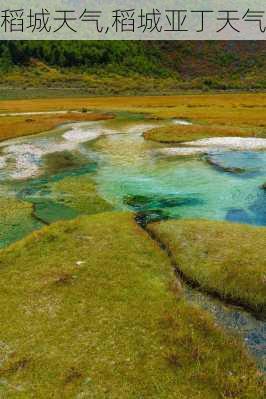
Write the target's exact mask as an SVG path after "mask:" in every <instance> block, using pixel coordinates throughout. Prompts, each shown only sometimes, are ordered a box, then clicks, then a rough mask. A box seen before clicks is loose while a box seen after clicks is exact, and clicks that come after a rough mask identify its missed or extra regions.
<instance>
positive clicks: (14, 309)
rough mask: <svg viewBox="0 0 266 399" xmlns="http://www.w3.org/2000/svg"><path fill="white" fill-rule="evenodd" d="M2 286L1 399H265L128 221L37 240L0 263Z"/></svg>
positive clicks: (105, 217)
mask: <svg viewBox="0 0 266 399" xmlns="http://www.w3.org/2000/svg"><path fill="white" fill-rule="evenodd" d="M0 286H1V289H0V297H1V303H2V311H1V314H0V319H1V326H2V327H1V332H0V342H1V346H0V353H1V364H0V376H1V378H0V394H1V396H2V397H4V398H36V397H38V398H40V399H41V398H63V397H65V398H77V397H78V398H121V397H123V398H147V399H148V398H169V399H170V398H178V399H181V398H190V399H194V398H195V399H196V398H197V399H200V398H202V399H203V398H210V399H212V398H213V399H218V398H235V399H236V398H250V399H251V398H252V399H253V398H254V399H260V398H263V394H264V387H263V379H262V376H261V375H260V373H259V372H258V371H257V370H256V367H255V365H254V363H253V362H252V361H251V360H250V359H249V358H248V356H247V354H246V352H245V350H244V349H243V347H242V345H241V344H240V343H239V342H238V340H237V339H236V338H234V337H232V336H231V337H229V336H228V335H227V334H225V333H224V332H223V331H222V330H221V329H220V328H219V327H217V325H216V324H215V323H214V322H213V320H212V318H210V317H209V316H208V314H207V313H205V312H203V311H201V310H200V309H199V308H194V307H193V306H188V305H187V304H186V302H184V300H183V298H182V289H181V286H180V284H179V283H178V282H177V281H176V280H175V277H174V274H173V270H172V266H171V263H170V261H169V258H168V257H167V256H166V254H165V253H164V252H162V251H161V250H160V248H159V246H158V245H157V244H156V242H154V241H153V240H151V239H150V238H149V236H148V235H147V234H146V233H145V232H144V231H143V230H142V229H141V228H140V227H138V226H137V225H136V223H135V221H134V219H133V216H132V215H129V214H123V213H122V214H118V213H102V214H99V215H95V216H89V217H82V218H80V219H77V220H74V221H70V222H59V223H56V224H53V225H51V226H49V227H46V228H44V229H43V230H41V231H39V232H35V233H33V234H32V235H30V236H28V237H27V238H25V239H23V240H22V241H20V242H18V243H15V244H13V245H11V246H10V247H9V248H7V249H4V250H2V251H1V252H0ZM14 326H16V328H15V329H14Z"/></svg>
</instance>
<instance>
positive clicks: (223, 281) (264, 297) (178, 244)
mask: <svg viewBox="0 0 266 399" xmlns="http://www.w3.org/2000/svg"><path fill="white" fill-rule="evenodd" d="M148 228H149V230H150V231H151V232H152V233H153V234H154V235H155V236H156V238H157V239H158V240H159V241H160V242H162V243H163V244H164V245H166V247H167V248H168V249H169V250H170V252H171V254H172V256H173V257H174V260H175V263H176V265H177V267H178V268H179V269H180V271H181V272H182V273H184V275H185V276H186V277H187V278H188V279H190V280H191V281H194V282H196V283H198V284H199V285H200V287H202V288H203V289H204V290H206V291H209V292H214V293H217V294H219V296H220V297H222V298H224V299H229V300H232V301H234V302H236V303H240V304H243V305H245V306H247V307H248V308H251V309H252V310H253V311H254V312H256V313H259V314H261V315H262V316H263V317H265V316H266V279H265V277H266V276H265V270H266V229H265V228H264V227H251V226H246V225H239V224H232V223H227V222H211V221H200V220H197V221H193V220H192V221H189V220H185V221H166V222H160V223H154V224H151V225H150V226H149V227H148Z"/></svg>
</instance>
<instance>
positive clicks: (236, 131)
mask: <svg viewBox="0 0 266 399" xmlns="http://www.w3.org/2000/svg"><path fill="white" fill-rule="evenodd" d="M230 136H231V137H257V133H256V130H254V129H253V130H251V129H243V128H242V129H241V128H237V127H234V128H233V127H227V126H208V125H194V126H191V125H189V126H173V125H172V126H163V127H159V128H155V129H151V130H148V131H147V132H145V133H144V138H145V139H146V140H152V141H157V142H159V143H182V142H186V141H194V140H201V139H207V138H209V137H230Z"/></svg>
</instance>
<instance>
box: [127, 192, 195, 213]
mask: <svg viewBox="0 0 266 399" xmlns="http://www.w3.org/2000/svg"><path fill="white" fill-rule="evenodd" d="M124 203H125V204H126V205H128V206H130V207H131V208H132V209H134V210H135V211H148V210H150V211H152V210H154V209H164V208H175V207H178V206H194V205H198V204H199V203H201V201H200V200H199V199H198V198H193V197H191V198H189V197H180V196H177V195H165V196H163V195H156V194H154V195H152V194H151V195H150V196H148V195H147V196H146V195H128V196H126V197H124Z"/></svg>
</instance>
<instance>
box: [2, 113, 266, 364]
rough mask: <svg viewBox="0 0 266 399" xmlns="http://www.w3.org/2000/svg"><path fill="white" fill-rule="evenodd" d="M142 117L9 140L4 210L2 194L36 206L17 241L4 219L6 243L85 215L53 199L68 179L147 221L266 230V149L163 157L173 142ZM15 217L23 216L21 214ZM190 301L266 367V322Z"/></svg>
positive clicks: (4, 171)
mask: <svg viewBox="0 0 266 399" xmlns="http://www.w3.org/2000/svg"><path fill="white" fill-rule="evenodd" d="M139 118H140V116H136V118H132V120H131V121H129V120H126V119H123V118H120V120H119V121H105V122H90V123H82V124H74V125H66V126H63V127H61V128H60V129H57V130H55V131H54V132H50V133H45V134H41V135H38V136H34V137H24V138H21V139H16V140H10V141H9V142H5V143H1V144H0V212H1V197H2V198H6V197H10V198H16V199H19V200H22V201H26V202H29V203H31V204H33V212H32V214H30V215H28V216H27V218H28V219H27V223H23V226H19V225H15V228H16V230H17V234H14V221H12V222H10V223H12V226H10V236H8V234H9V233H8V231H9V230H8V226H7V225H6V224H7V223H9V222H8V221H0V233H1V223H2V226H3V225H5V226H4V227H5V232H6V236H5V240H2V242H0V246H5V245H7V244H8V243H10V242H12V241H14V240H16V239H20V238H22V237H23V236H25V234H27V233H29V232H30V231H32V230H34V229H36V227H41V226H42V225H43V224H44V223H50V222H53V221H55V220H59V219H71V218H74V217H77V216H78V215H79V214H80V213H79V212H78V211H77V210H74V209H71V208H69V207H66V206H65V205H64V203H63V201H60V198H59V199H58V197H57V199H56V200H55V199H54V197H53V195H52V187H53V184H54V183H56V182H58V181H60V180H63V179H64V178H66V177H68V176H85V177H86V176H88V178H90V179H93V180H94V181H95V182H96V184H97V187H98V191H99V193H100V194H101V196H102V197H103V198H105V199H106V200H107V201H108V202H110V203H111V204H112V205H113V207H114V209H115V210H130V211H132V212H135V213H136V214H137V215H138V220H139V221H140V222H141V223H142V224H145V223H147V222H149V221H152V220H161V219H168V218H205V219H212V220H228V221H232V222H241V223H248V224H254V225H266V190H263V189H262V188H261V186H262V184H263V183H265V182H266V152H248V151H242V152H241V151H219V150H211V151H209V153H208V154H205V155H201V156H194V157H177V156H168V155H165V154H162V152H160V149H162V148H165V147H167V146H166V145H161V144H157V143H153V142H148V141H145V140H144V139H143V137H142V133H143V132H144V131H145V130H147V129H149V128H151V127H153V126H156V125H159V124H161V123H162V122H156V121H145V120H141V119H139ZM165 123H172V122H171V121H168V122H165ZM76 195H77V196H79V195H80V193H79V192H77V193H76ZM62 200H63V194H62ZM12 212H13V213H14V217H15V216H16V209H14V210H12ZM25 229H26V231H25ZM0 238H1V235H0ZM188 297H189V298H190V300H192V301H193V302H196V303H199V304H200V305H201V306H203V307H207V308H208V309H209V310H210V311H211V312H212V313H213V314H214V315H215V317H216V319H217V320H218V321H219V322H220V323H221V324H223V325H226V326H227V327H229V328H233V330H234V331H239V332H241V334H242V335H243V338H244V340H245V342H246V343H247V345H248V347H249V348H250V349H251V351H253V353H254V354H255V355H256V356H257V357H258V358H260V362H261V365H262V368H265V367H266V366H265V356H266V353H265V341H266V338H265V335H266V332H265V323H263V322H261V321H258V320H256V319H254V318H253V317H252V316H250V315H248V314H246V313H245V312H243V311H241V310H239V309H237V310H236V309H234V308H231V307H228V308H226V309H225V308H224V307H223V305H221V304H219V303H214V302H213V300H212V299H210V298H208V297H206V296H205V295H204V296H202V295H201V294H195V292H193V293H191V292H190V293H189V295H188ZM202 298H203V299H202ZM263 362H264V364H263Z"/></svg>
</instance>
